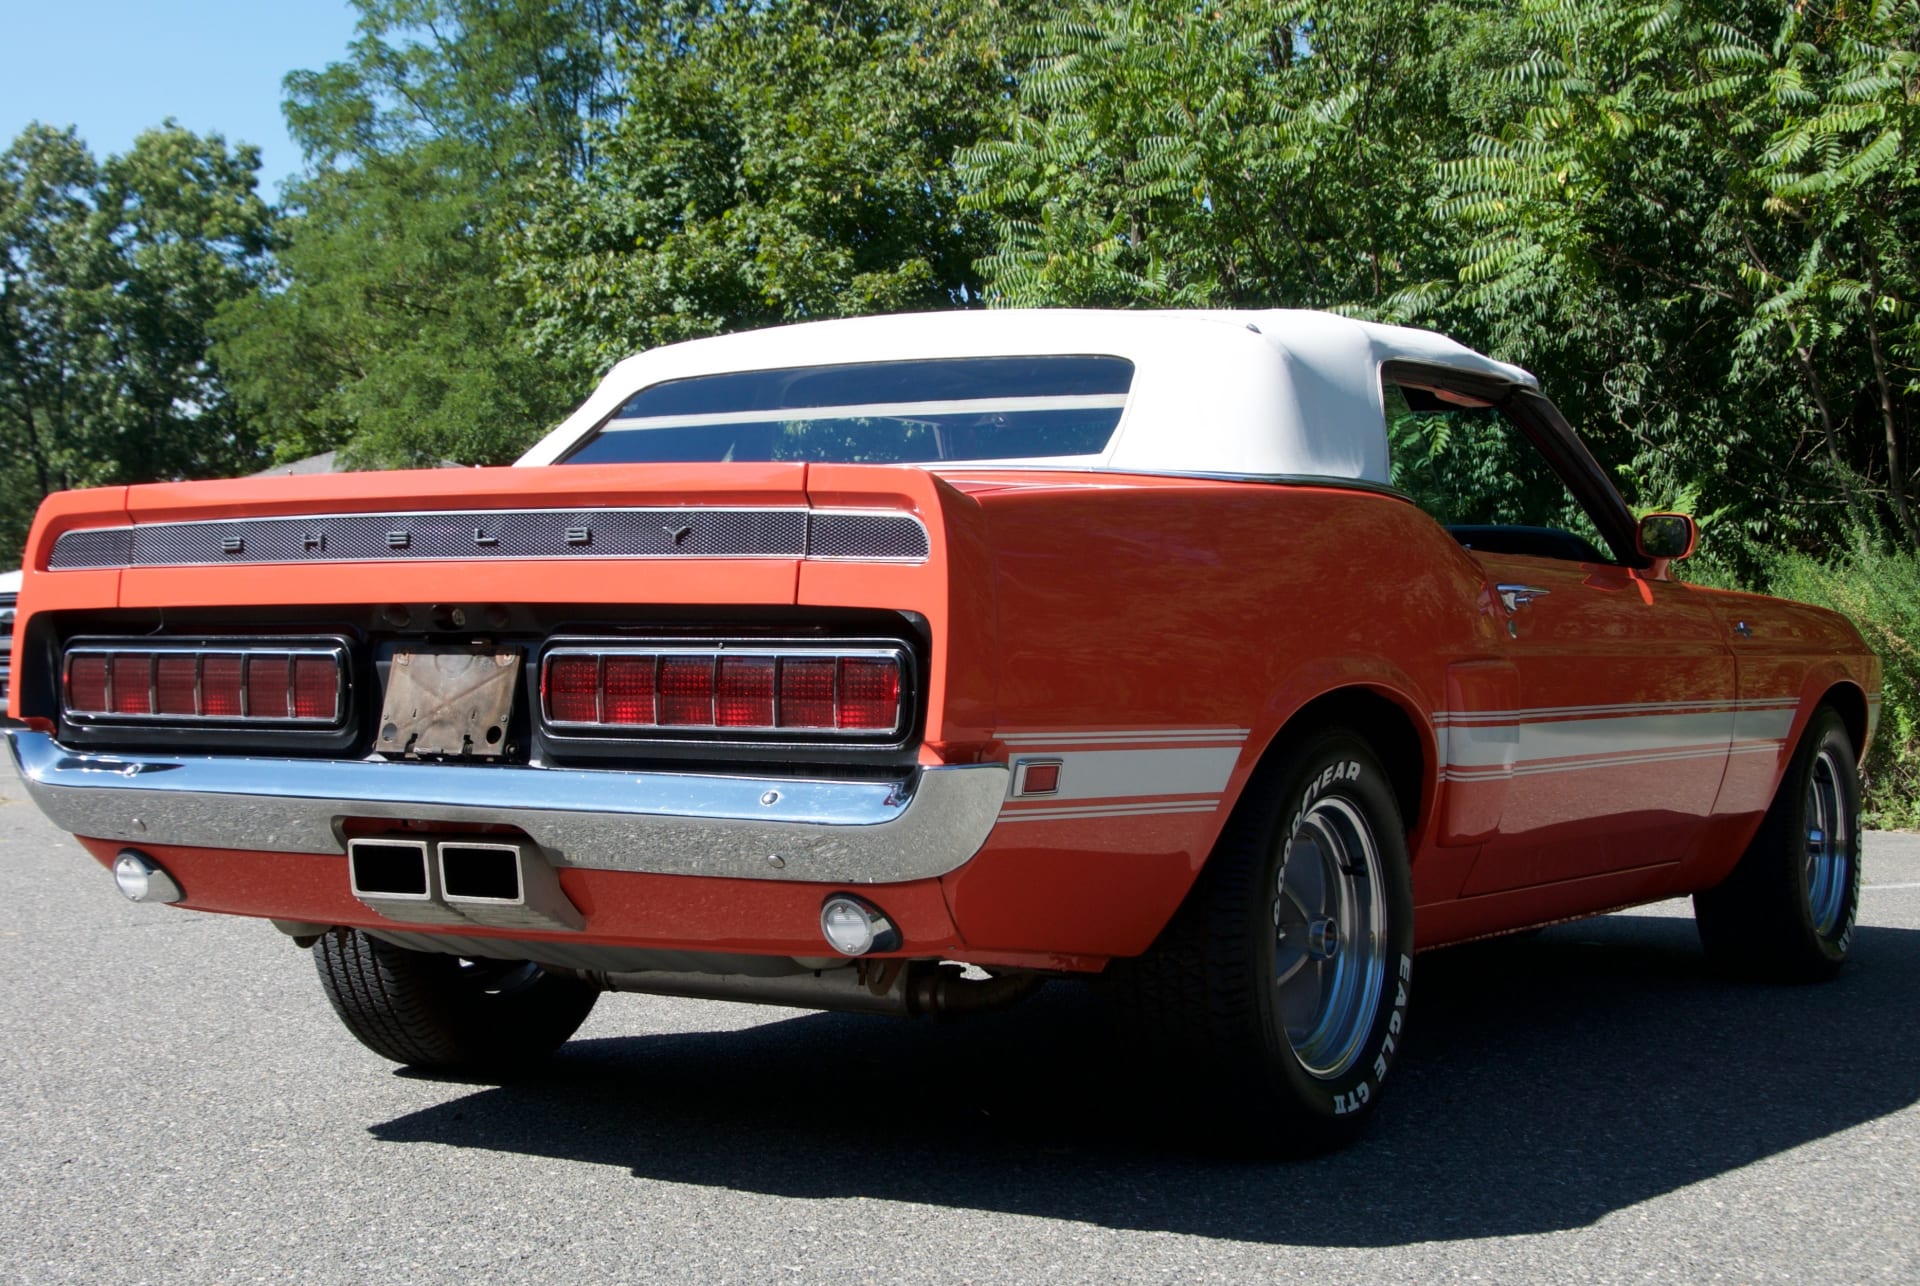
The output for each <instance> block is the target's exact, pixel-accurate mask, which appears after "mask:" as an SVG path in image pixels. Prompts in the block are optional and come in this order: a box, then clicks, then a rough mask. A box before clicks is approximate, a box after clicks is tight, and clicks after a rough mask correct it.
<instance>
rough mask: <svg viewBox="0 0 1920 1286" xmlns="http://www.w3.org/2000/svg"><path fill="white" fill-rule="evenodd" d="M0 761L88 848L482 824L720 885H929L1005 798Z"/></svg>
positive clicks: (129, 761) (77, 759) (141, 761)
mask: <svg viewBox="0 0 1920 1286" xmlns="http://www.w3.org/2000/svg"><path fill="white" fill-rule="evenodd" d="M8 745H9V746H10V748H11V751H12V754H13V759H14V763H15V764H16V766H17V767H18V769H19V773H20V779H21V781H22V782H23V783H24V784H25V785H26V788H27V793H28V794H29V795H31V796H32V798H33V801H34V803H36V804H38V805H39V806H40V809H41V811H43V812H44V813H46V815H47V816H48V817H49V818H51V819H52V820H53V822H54V824H55V825H57V826H59V827H61V828H62V829H64V830H67V831H71V832H72V833H74V834H76V835H84V836H86V837H88V838H90V839H105V840H113V841H116V842H118V841H126V842H133V843H142V844H181V845H186V846H189V847H199V848H223V849H245V850H255V851H264V852H283V853H330V854H340V853H345V851H346V845H345V842H344V838H343V835H342V833H341V822H342V819H344V818H348V817H375V818H393V819H396V820H406V821H421V822H427V823H436V822H498V823H504V824H506V825H510V826H517V827H519V828H520V829H521V830H523V831H525V832H526V834H527V835H528V836H529V837H530V838H531V839H532V840H533V841H534V842H535V843H536V844H538V845H540V847H541V848H542V850H543V851H544V852H545V853H546V855H547V857H548V858H549V859H550V860H551V861H552V862H553V864H554V865H555V866H562V867H566V866H572V867H582V868H586V869H589V870H606V871H636V872H648V873H654V874H668V875H712V876H726V877H729V878H734V879H756V880H804V881H810V882H811V881H823V882H832V883H841V884H884V883H893V882H897V881H901V880H914V879H927V878H931V877H933V876H938V875H944V874H946V873H947V872H948V871H951V870H954V869H955V868H957V867H959V866H961V865H962V864H964V863H965V862H967V861H968V860H969V859H971V858H972V857H973V855H974V854H975V853H977V852H979V851H980V846H981V845H982V844H984V843H986V840H987V835H988V833H989V832H991V831H992V829H993V825H994V821H995V819H996V818H997V817H998V816H999V813H1000V803H1001V801H1002V800H1003V799H1004V798H1005V797H1006V793H1007V768H1006V765H1005V764H960V765H952V766H943V767H933V768H920V769H917V770H915V771H914V772H913V774H912V775H911V776H910V777H908V778H906V779H905V780H895V781H872V780H828V779H796V778H789V777H749V776H729V775H723V774H720V773H673V772H638V773H636V772H610V771H606V770H601V769H585V768H567V769H560V768H519V767H505V766H470V765H455V764H415V763H389V762H385V761H381V760H355V761H351V762H343V761H339V760H327V759H312V760H304V759H268V758H250V757H241V756H200V755H162V754H117V755H109V754H86V753H80V752H76V751H73V750H70V749H68V748H67V747H65V746H62V745H61V744H60V743H58V742H57V741H55V740H54V739H53V738H52V737H50V736H48V735H47V734H45V733H41V732H31V731H25V730H21V731H9V732H8ZM508 801H510V802H508ZM775 857H777V858H780V859H781V863H780V865H778V866H776V865H774V863H773V862H772V861H770V860H769V859H771V858H775Z"/></svg>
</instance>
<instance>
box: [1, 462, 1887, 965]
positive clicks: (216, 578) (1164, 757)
mask: <svg viewBox="0 0 1920 1286" xmlns="http://www.w3.org/2000/svg"><path fill="white" fill-rule="evenodd" d="M645 505H703V506H728V505H745V506H776V507H782V506H796V507H797V506H812V507H814V508H823V509H840V510H880V511H895V512H897V511H906V512H911V513H913V514H915V515H917V516H918V517H919V518H920V519H921V521H922V523H923V524H924V525H925V527H926V529H927V532H928V537H929V555H928V557H927V558H926V559H925V561H923V562H917V563H909V562H867V563H862V562H832V561H822V560H815V559H798V558H764V559H746V558H739V559H691V558H689V559H684V560H679V559H665V560H640V559H635V560H626V561H622V560H595V561H585V560H582V561H565V560H557V559H556V560H520V561H508V560H488V561H447V562H406V563H396V564H381V565H378V566H371V565H367V564H356V563H344V562H340V563H315V564H313V565H304V566H302V565H293V566H212V567H166V568H158V567H148V568H134V569H129V570H126V571H59V572H53V571H48V570H46V565H47V557H48V553H49V551H50V549H51V547H52V543H53V541H54V540H55V539H56V538H57V537H58V535H59V534H60V533H61V532H62V531H65V530H68V529H71V528H73V527H76V526H114V525H124V524H125V523H126V522H127V521H128V520H129V518H130V517H131V519H132V520H133V521H135V522H166V521H182V520H191V519H208V518H223V517H237V516H249V517H258V516H269V515H287V514H306V515H322V514H329V513H352V512H363V513H364V512H385V511H394V510H401V509H405V510H415V509H466V508H471V509H540V508H555V509H573V508H581V509H590V508H594V507H601V506H623V507H624V506H645ZM1510 582H1525V583H1529V584H1533V585H1534V586H1535V587H1536V588H1538V589H1542V590H1546V591H1549V592H1547V593H1546V594H1544V595H1542V596H1540V597H1538V598H1536V599H1535V600H1534V601H1533V602H1532V603H1530V604H1527V605H1525V606H1520V607H1518V608H1515V609H1513V610H1509V609H1507V608H1506V607H1505V606H1504V605H1503V604H1502V601H1501V598H1500V595H1499V590H1498V587H1499V586H1500V585H1502V584H1506V583H1510ZM389 602H398V603H416V604H417V603H437V602H467V603H495V602H497V603H526V604H551V605H578V606H582V607H591V606H593V605H616V604H636V603H639V604H647V605H650V606H654V607H657V608H660V609H665V610H671V609H675V608H685V609H687V613H686V614H687V616H688V618H689V619H690V620H697V619H700V612H701V609H703V608H710V607H715V606H733V605H739V606H762V607H779V608H783V609H794V610H795V611H796V612H797V614H798V615H800V616H801V617H803V618H804V614H805V612H806V610H807V609H810V608H820V609H846V608H870V609H879V610H885V611H890V612H900V613H908V614H911V616H912V617H913V618H916V619H917V620H918V621H920V622H923V623H924V640H925V642H924V646H925V649H926V655H925V657H924V670H925V675H926V681H927V691H926V708H925V718H924V737H923V738H922V740H921V742H920V744H919V745H918V747H917V748H916V752H915V753H916V754H917V757H918V759H919V761H920V762H921V763H922V764H925V765H938V764H974V763H1006V764H1008V765H1009V766H1010V767H1011V768H1012V769H1014V771H1015V774H1016V775H1015V779H1014V780H1015V782H1016V784H1017V783H1018V781H1019V780H1020V778H1019V776H1018V774H1019V773H1020V772H1021V771H1024V770H1025V768H1026V767H1027V766H1028V765H1032V764H1037V765H1041V766H1043V767H1050V768H1051V769H1052V770H1057V771H1055V773H1054V777H1055V780H1056V781H1057V787H1056V789H1054V790H1053V791H1051V792H1049V793H1045V794H1034V795H1032V796H1020V795H1017V794H1016V795H1014V796H1013V797H1010V798H1009V799H1008V800H1007V801H1006V802H1005V804H1004V805H1003V807H1002V809H1001V811H1000V813H999V815H998V818H997V820H996V821H995V822H994V824H993V825H992V829H991V832H990V833H989V835H988V838H987V839H986V841H985V843H984V845H983V846H982V847H981V848H980V850H979V851H978V853H977V854H975V855H974V856H973V857H972V858H971V860H968V861H965V862H964V863H963V864H961V865H959V866H958V867H957V868H956V869H953V870H951V871H950V872H948V873H947V874H945V875H943V876H940V877H938V878H929V879H924V880H915V881H912V882H908V883H899V884H890V885H879V886H872V887H871V888H869V889H867V890H865V891H866V892H867V893H870V894H871V895H872V897H873V898H874V900H875V901H876V902H877V903H878V904H879V905H881V906H882V907H883V908H884V909H885V910H886V911H887V913H888V914H889V915H890V916H893V917H894V918H895V919H896V920H897V921H898V923H899V926H900V928H901V930H902V933H903V936H904V938H905V943H904V944H903V947H902V953H904V954H921V955H936V956H944V957H955V958H960V959H967V960H973V961H975V962H979V963H1002V964H1005V963H1028V964H1034V963H1042V964H1045V965H1046V967H1053V968H1063V969H1094V968H1098V967H1100V965H1101V964H1102V963H1103V962H1104V961H1105V960H1106V959H1108V958H1111V957H1116V956H1127V955H1133V954H1137V953H1139V952H1141V951H1143V950H1145V949H1146V948H1147V947H1148V946H1149V945H1150V944H1151V942H1152V941H1153V939H1154V937H1155V936H1156V935H1157V934H1158V933H1159V932H1160V930H1161V929H1162V928H1163V927H1164V925H1165V924H1166V922H1167V920H1168V919H1169V918H1170V917H1171V916H1172V914H1173V913H1174V911H1175V909H1176V908H1177V907H1178V906H1179V905H1180V903H1181V900H1182V899H1183V898H1184V897H1185V896H1186V894H1187V891H1188V889H1189V888H1190V887H1191V885H1192V883H1193V880H1194V879H1195V877H1196V876H1197V874H1198V872H1199V871H1200V869H1201V868H1202V866H1203V865H1204V863H1205V862H1206V860H1207V857H1208V854H1209V853H1210V851H1211V850H1212V848H1213V847H1214V844H1215V842H1216V840H1217V839H1218V837H1219V835H1220V833H1221V830H1222V828H1223V827H1224V826H1225V824H1226V822H1227V820H1228V818H1229V816H1230V814H1231V811H1232V809H1233V808H1234V807H1235V806H1236V804H1237V803H1238V802H1239V801H1240V800H1241V797H1242V795H1243V792H1244V791H1245V790H1246V789H1247V788H1248V785H1249V783H1250V782H1251V781H1253V779H1254V774H1255V772H1256V770H1257V768H1258V767H1259V766H1260V765H1261V763H1262V762H1263V760H1265V759H1267V758H1268V757H1269V756H1272V755H1275V754H1278V753H1283V752H1284V748H1285V744H1286V736H1287V729H1288V728H1289V723H1290V721H1291V720H1293V719H1294V718H1295V716H1296V715H1297V714H1299V712H1300V711H1301V710H1302V709H1303V708H1304V707H1306V706H1307V705H1308V704H1309V703H1310V702H1313V701H1315V700H1316V699H1319V698H1322V697H1326V696H1328V695H1329V694H1336V693H1351V692H1357V693H1365V694H1367V695H1368V697H1369V698H1371V699H1373V700H1376V701H1377V702H1380V703H1383V704H1382V705H1380V706H1379V707H1378V708H1380V709H1391V710H1393V711H1397V712H1398V714H1397V716H1396V717H1397V718H1399V719H1400V720H1402V721H1403V723H1404V726H1405V728H1406V730H1407V734H1408V738H1409V740H1410V742H1411V744H1412V745H1413V746H1414V747H1415V748H1416V749H1417V757H1418V762H1417V764H1413V765H1411V766H1410V771H1411V772H1413V773H1414V774H1415V775H1416V776H1417V781H1415V782H1413V783H1412V786H1413V789H1412V791H1411V795H1412V796H1413V797H1414V798H1416V799H1417V804H1416V805H1415V806H1414V807H1413V808H1412V810H1411V811H1410V813H1409V815H1408V816H1407V817H1406V819H1405V820H1406V822H1407V824H1408V829H1409V838H1410V849H1411V851H1412V861H1413V881H1414V900H1415V904H1416V907H1417V912H1416V934H1417V939H1418V943H1419V945H1421V946H1433V945H1438V944H1440V943H1444V942H1449V941H1457V940H1461V939H1464V938H1470V937H1474V936H1478V935H1481V934H1486V933H1492V932H1498V931H1501V930H1504V929H1510V928H1516V927H1521V926H1524V925H1527V924H1532V923H1539V922H1543V921H1547V920H1552V919H1559V918H1565V917H1567V916H1572V915H1578V914H1583V913H1587V912H1591V911H1598V910H1602V909H1607V908H1610V907H1613V906H1617V905H1621V904H1625V903H1630V902H1634V901H1640V900H1645V899H1648V898H1653V897H1660V896H1666V895H1669V894H1672V893H1677V892H1684V891H1688V890H1690V889H1693V888H1699V887H1704V886H1706V885H1709V884H1711V883H1713V882H1715V881H1716V880H1718V879H1719V878H1720V877H1721V876H1722V875H1724V873H1725V871H1726V870H1727V869H1729V868H1730V867H1731V865H1732V863H1733V862H1734V861H1735V860H1736V859H1737V858H1738V855H1739V853H1740V851H1741V848H1742V847H1743V846H1744V845H1745V843H1746V841H1747V839H1748V838H1749V837H1750V836H1751V834H1752V831H1753V829H1754V828H1755V827H1756V826H1757V825H1758V822H1759V819H1760V815H1761V812H1762V811H1763V810H1764V808H1765V806H1766V803H1767V800H1768V799H1769V798H1770V797H1771V794H1772V791H1773V788H1774V784H1775V783H1776V782H1777V781H1778V779H1779V775H1780V773H1781V771H1782V769H1783V766H1784V764H1785V761H1786V756H1787V755H1788V754H1789V753H1790V750H1791V747H1792V745H1793V744H1794V739H1795V738H1796V737H1797V736H1798V735H1799V729H1800V728H1801V727H1803V726H1804V723H1805V720H1806V719H1807V718H1808V717H1809V715H1810V712H1811V710H1812V708H1813V706H1814V704H1815V703H1817V702H1818V701H1819V700H1820V699H1821V698H1822V696H1823V695H1824V694H1825V692H1826V691H1827V690H1828V689H1829V688H1831V687H1833V686H1835V685H1843V686H1847V687H1850V688H1852V689H1854V690H1856V691H1857V692H1858V694H1859V695H1860V699H1861V701H1862V702H1863V704H1864V703H1866V702H1867V700H1868V698H1869V697H1871V696H1872V695H1873V694H1875V693H1877V689H1878V672H1877V667H1876V666H1875V665H1874V663H1873V662H1872V661H1871V658H1870V657H1869V656H1868V654H1867V653H1866V652H1865V650H1864V647H1863V646H1862V645H1861V644H1860V642H1859V639H1858V636H1857V635H1856V634H1854V633H1853V632H1852V630H1851V628H1850V627H1848V626H1847V625H1846V624H1845V622H1843V621H1841V620H1840V619H1839V618H1837V617H1834V616H1832V615H1831V614H1828V613H1823V612H1819V611H1816V610H1815V609H1811V608H1803V607H1798V606H1795V605H1789V604H1782V603H1778V602H1775V601H1772V600H1765V599H1758V598H1753V597H1751V596H1733V595H1714V594H1710V593H1707V592H1705V591H1699V590H1694V589H1691V588H1689V587H1686V586H1682V585H1678V584H1675V583H1672V582H1669V581H1665V580H1656V579H1650V578H1648V577H1647V576H1645V575H1643V574H1639V573H1633V572H1629V571H1626V570H1623V569H1620V568H1615V567H1604V566H1595V565H1591V564H1579V563H1568V562H1552V561H1550V560H1544V559H1536V558H1520V557H1516V556H1493V555H1480V554H1476V553H1474V552H1472V551H1469V550H1466V549H1463V548H1462V547H1461V546H1460V545H1459V544H1458V543H1457V542H1456V541H1454V540H1453V539H1452V538H1451V537H1450V536H1449V535H1448V534H1447V533H1446V532H1445V531H1444V530H1443V529H1441V528H1440V527H1439V526H1438V525H1436V524H1435V523H1434V522H1433V521H1432V519H1430V518H1429V517H1427V516H1426V515H1425V514H1423V513H1421V512H1420V511H1419V510H1418V509H1416V508H1415V507H1414V506H1412V505H1411V504H1409V503H1407V502H1406V501H1404V500H1402V499H1400V498H1397V497H1394V496H1391V495H1387V494H1382V493H1379V492H1374V491H1367V490H1357V489H1356V490H1348V489H1342V488H1339V487H1335V486H1308V485H1271V484H1260V483H1240V482H1233V481H1225V480H1208V479H1191V478H1172V477H1133V476H1124V475H1116V474H1100V473H1070V472H1059V473H1037V472H1034V471H1017V470H992V469H966V470H962V469H950V470H946V471H944V472H943V473H942V474H934V473H932V472H929V471H927V470H924V469H918V468H898V467H875V466H854V465H797V464H796V465H784V464H783V465H721V466H715V465H687V466H666V465H647V466H596V467H576V466H562V467H554V468H538V469H520V468H516V469H480V470H457V471H456V470H434V471H426V472H415V473H406V474H364V475H342V476H331V477H302V478H291V479H288V478H279V479H269V480H241V481H235V482H223V483H196V484H181V485H166V486H154V487H135V488H131V489H116V490H111V491H101V492H91V493H80V494H77V495H69V496H58V497H54V498H53V499H51V500H49V501H48V503H47V505H46V506H45V507H43V509H42V510H41V513H40V516H39V518H38V519H37V520H36V524H35V528H34V532H33V535H32V537H31V541H30V546H29V565H28V568H27V576H26V584H25V586H24V588H23V593H22V596H21V603H20V619H19V622H18V625H17V633H16V638H17V640H20V642H18V643H17V645H16V646H17V649H18V650H19V655H18V656H17V657H16V662H15V665H16V674H18V673H19V670H20V666H21V663H22V661H23V660H26V661H29V662H31V658H30V657H29V656H28V654H27V652H26V646H27V645H26V642H25V640H26V639H27V637H28V635H29V633H30V632H31V631H32V628H33V619H34V617H36V616H37V615H39V614H42V613H60V614H71V613H84V612H87V611H99V610H105V609H115V608H122V609H134V610H147V609H175V608H184V607H213V608H219V607H227V608H234V609H239V610H241V611H242V612H244V611H245V610H246V609H252V608H265V607H283V606H288V607H297V606H311V607H314V608H316V609H325V608H337V607H344V606H362V607H365V606H374V607H377V606H378V605H380V604H383V603H389ZM1736 620H1740V621H1745V622H1747V623H1748V624H1749V625H1750V627H1751V629H1752V633H1753V637H1752V639H1751V640H1748V639H1745V638H1740V639H1736V638H1735V637H1734V636H1733V635H1731V634H1730V630H1731V628H1732V625H1733V622H1734V621H1736ZM1510 625H1511V628H1510ZM1749 643H1750V644H1751V646H1749ZM20 692H21V685H20V684H18V683H16V685H15V696H14V701H15V711H14V713H15V714H16V716H17V715H19V714H20V713H22V711H21V709H20V707H19V702H20V700H21V697H20ZM35 713H36V714H39V715H41V717H43V718H44V716H45V712H35ZM48 726H51V725H48ZM393 770H394V771H395V772H405V771H407V769H406V768H405V767H404V766H402V765H395V766H394V769H393ZM88 847H89V849H90V850H91V851H93V852H94V854H95V856H96V857H99V858H100V859H101V860H103V861H106V860H110V858H111V856H112V853H113V852H114V851H115V850H116V848H117V846H116V845H114V844H110V843H107V842H105V841H92V840H90V841H88ZM153 851H154V853H155V855H156V856H157V857H159V859H160V860H161V861H162V862H163V863H164V864H165V865H167V866H168V867H169V868H170V869H174V870H176V872H177V874H178V875H179V877H180V879H181V883H182V885H183V887H185V888H186V889H187V890H188V894H189V899H190V900H189V903H188V905H190V906H193V907H197V908H200V909H207V910H218V911H225V912H232V913H237V914H246V915H269V916H273V917H276V918H282V919H290V920H307V921H314V922H322V923H336V924H354V925H379V924H381V923H384V922H383V921H382V919H381V917H380V916H378V915H377V914H376V913H374V912H372V911H370V910H369V909H368V908H366V907H365V906H363V905H361V904H360V903H359V902H357V901H355V900H354V898H353V897H352V896H351V895H350V893H349V892H348V889H347V885H346V879H345V871H344V867H345V863H344V861H343V860H342V859H341V858H338V857H328V856H314V855H301V854H285V853H251V852H233V851H228V850H215V849H187V848H177V847H176V848H168V847H166V846H155V847H154V849H153ZM561 879H562V884H563V887H564V888H565V890H566V891H567V892H568V894H569V895H570V896H573V897H574V899H575V901H576V903H577V904H578V905H579V907H580V909H581V910H582V912H583V913H584V914H585V916H586V920H587V928H586V930H585V934H584V940H588V941H596V942H606V943H610V944H619V945H627V946H658V947H671V948H680V949H701V950H726V951H751V952H764V953H769V954H782V955H803V956H805V955H817V954H820V953H821V951H822V942H821V939H820V934H819V928H818V912H819V906H820V901H821V898H822V897H824V896H825V894H826V893H828V892H831V891H832V890H833V886H829V885H820V884H813V883H806V882H799V881H781V880H772V879H769V880H753V879H721V878H717V877H703V876H689V875H642V874H633V873H623V872H614V871H600V870H581V869H565V870H563V872H562V875H561ZM516 936H526V935H525V934H524V933H517V934H516ZM572 940H575V941H579V940H583V938H582V937H581V935H573V938H572Z"/></svg>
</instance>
